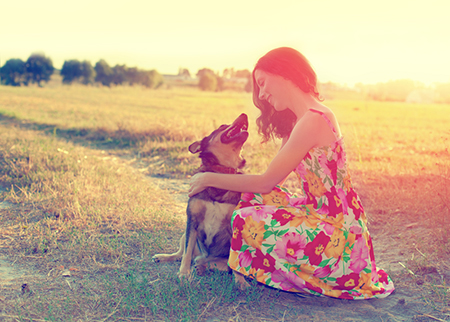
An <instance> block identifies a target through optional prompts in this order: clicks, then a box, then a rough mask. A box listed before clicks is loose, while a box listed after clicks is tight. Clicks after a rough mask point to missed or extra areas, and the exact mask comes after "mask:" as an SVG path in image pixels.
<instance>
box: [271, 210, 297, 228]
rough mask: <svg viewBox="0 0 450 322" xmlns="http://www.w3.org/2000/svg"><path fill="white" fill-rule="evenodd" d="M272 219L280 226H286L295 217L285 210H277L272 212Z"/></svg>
mask: <svg viewBox="0 0 450 322" xmlns="http://www.w3.org/2000/svg"><path fill="white" fill-rule="evenodd" d="M272 216H273V219H275V220H276V221H278V222H279V223H280V225H281V226H284V225H286V224H287V223H288V222H290V221H291V220H292V219H294V217H295V215H294V214H292V213H291V212H289V211H287V210H285V209H278V210H277V211H275V212H274V214H273V215H272Z"/></svg>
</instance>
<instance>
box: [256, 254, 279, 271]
mask: <svg viewBox="0 0 450 322" xmlns="http://www.w3.org/2000/svg"><path fill="white" fill-rule="evenodd" d="M253 267H254V268H256V269H258V270H262V271H264V272H273V271H274V270H275V258H273V257H272V256H271V255H270V254H269V253H267V254H265V255H264V253H263V252H262V251H260V250H259V249H256V253H255V258H254V260H253Z"/></svg>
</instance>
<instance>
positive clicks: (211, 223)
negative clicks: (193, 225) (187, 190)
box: [198, 201, 236, 246]
mask: <svg viewBox="0 0 450 322" xmlns="http://www.w3.org/2000/svg"><path fill="white" fill-rule="evenodd" d="M235 207H236V205H234V204H229V203H219V202H210V201H208V202H205V208H206V209H205V210H206V211H205V217H204V219H203V221H202V222H201V223H200V224H199V226H198V230H203V231H204V232H205V235H206V239H205V241H204V244H205V246H210V245H211V243H212V242H213V239H214V236H216V235H217V234H218V233H221V232H223V231H224V230H226V229H227V228H228V227H224V225H231V222H230V220H231V214H232V213H233V210H234V208H235Z"/></svg>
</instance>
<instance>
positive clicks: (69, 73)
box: [60, 59, 82, 84]
mask: <svg viewBox="0 0 450 322" xmlns="http://www.w3.org/2000/svg"><path fill="white" fill-rule="evenodd" d="M81 68H82V67H81V63H80V62H79V61H78V60H76V59H72V60H66V61H65V62H64V64H63V67H62V68H61V72H60V74H61V76H62V77H63V80H62V82H63V83H64V84H72V82H74V81H76V80H78V79H79V78H80V77H81V74H82V69H81Z"/></svg>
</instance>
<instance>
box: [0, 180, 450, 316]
mask: <svg viewBox="0 0 450 322" xmlns="http://www.w3.org/2000/svg"><path fill="white" fill-rule="evenodd" d="M149 180H150V181H151V184H153V185H155V186H158V187H159V188H160V189H164V190H167V191H168V192H169V193H170V194H171V195H172V196H173V203H174V205H173V206H174V207H173V209H174V213H176V214H177V215H179V216H180V217H182V216H183V215H184V209H185V205H186V201H187V196H186V191H187V187H188V182H187V180H186V179H183V180H179V179H170V178H161V177H159V178H158V177H149ZM12 206H13V205H12V204H10V203H8V202H2V203H0V211H2V210H4V209H7V208H8V207H12ZM397 215H399V216H400V215H401V214H397ZM386 224H387V223H386V222H372V223H371V224H370V229H371V234H372V237H373V241H374V247H375V254H376V257H377V260H378V265H379V267H382V268H384V269H385V270H387V271H388V272H389V274H390V275H391V276H392V278H393V280H394V282H395V284H396V291H395V293H394V294H392V295H390V296H389V297H387V298H386V299H377V300H365V301H364V300H363V301H347V300H338V299H332V298H327V297H313V296H303V297H300V296H297V295H294V294H291V293H287V292H278V291H275V290H272V289H269V288H267V287H264V286H261V285H258V286H256V287H257V288H258V289H263V292H265V293H267V294H266V298H267V299H271V304H270V307H267V305H266V306H264V305H263V304H261V307H255V306H254V305H248V304H247V303H245V302H242V301H238V302H236V303H232V305H231V307H230V308H229V309H228V310H225V311H220V310H219V311H214V310H213V311H210V310H208V306H206V307H205V309H204V311H203V312H202V313H201V314H200V316H199V317H198V320H199V321H448V320H450V310H448V309H447V310H445V308H444V309H443V310H442V309H439V310H436V307H435V306H433V305H432V303H430V302H429V301H428V300H427V299H426V295H424V294H423V291H421V290H420V286H421V285H422V284H423V283H426V281H427V278H428V277H430V276H431V277H432V278H437V279H444V280H446V281H449V279H450V275H449V274H448V270H446V271H445V272H442V271H441V270H440V269H432V268H430V269H428V271H424V272H422V274H421V276H417V274H414V273H413V272H410V273H409V272H408V268H407V267H406V263H407V262H408V259H409V258H408V257H409V256H411V254H410V253H409V251H406V250H405V249H403V248H401V247H398V245H399V244H400V243H404V242H407V239H408V235H411V234H415V233H416V232H415V231H414V229H415V228H416V227H415V225H414V224H411V225H409V226H399V227H397V228H396V229H395V233H394V234H393V233H392V232H390V233H389V234H388V233H387V232H386V230H385V229H384V227H385V225H386ZM7 238H8V236H7V235H4V236H0V240H3V241H4V240H5V239H7ZM175 247H177V242H176V241H172V243H171V245H169V246H168V248H170V250H173V249H175ZM6 254H7V252H6V251H5V249H4V248H0V255H1V257H0V265H1V267H0V283H1V290H2V292H1V295H0V308H2V302H3V304H5V303H6V302H7V301H8V300H11V299H13V298H16V299H17V303H20V298H23V297H26V296H33V294H36V293H39V292H48V291H51V290H58V289H61V288H63V289H67V288H70V289H72V290H78V291H79V290H80V289H81V288H82V285H81V280H82V279H83V278H85V277H83V274H81V273H80V272H71V271H69V270H66V271H61V272H57V271H55V270H48V269H47V270H46V267H42V265H43V264H42V262H40V261H39V260H38V258H34V257H38V256H26V258H18V257H17V258H16V257H15V256H11V255H6ZM39 265H41V266H39ZM151 265H152V266H153V267H151V268H150V269H151V270H152V271H153V270H154V271H158V270H166V271H167V270H169V271H172V272H173V274H175V273H176V272H177V270H178V265H179V263H167V264H156V263H154V264H151ZM86 273H87V272H86ZM97 273H98V275H101V274H102V271H101V270H99V271H98V272H97ZM86 275H87V274H86ZM94 276H95V275H94ZM88 278H89V279H90V281H91V282H95V281H94V280H93V277H92V275H90V277H88ZM45 285H46V287H44V286H45ZM444 285H445V283H444ZM28 290H30V292H28ZM261 308H264V309H263V310H262V309H261ZM93 309H95V308H93ZM10 311H11V310H7V308H6V306H3V308H2V309H1V310H0V319H3V320H4V321H19V319H18V317H17V316H15V315H12V314H8V312H10ZM2 313H3V314H2ZM109 319H110V320H111V321H112V320H117V319H116V318H114V317H113V316H111V317H106V319H104V320H103V321H106V320H109ZM120 320H122V319H118V321H120ZM132 320H133V319H132V318H128V319H127V318H123V321H132ZM137 320H145V319H144V318H139V319H137ZM150 320H151V319H149V321H150ZM35 321H39V319H35ZM42 321H43V320H42ZM77 321H89V319H87V320H84V319H83V318H82V317H80V318H79V319H78V320H77Z"/></svg>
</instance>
